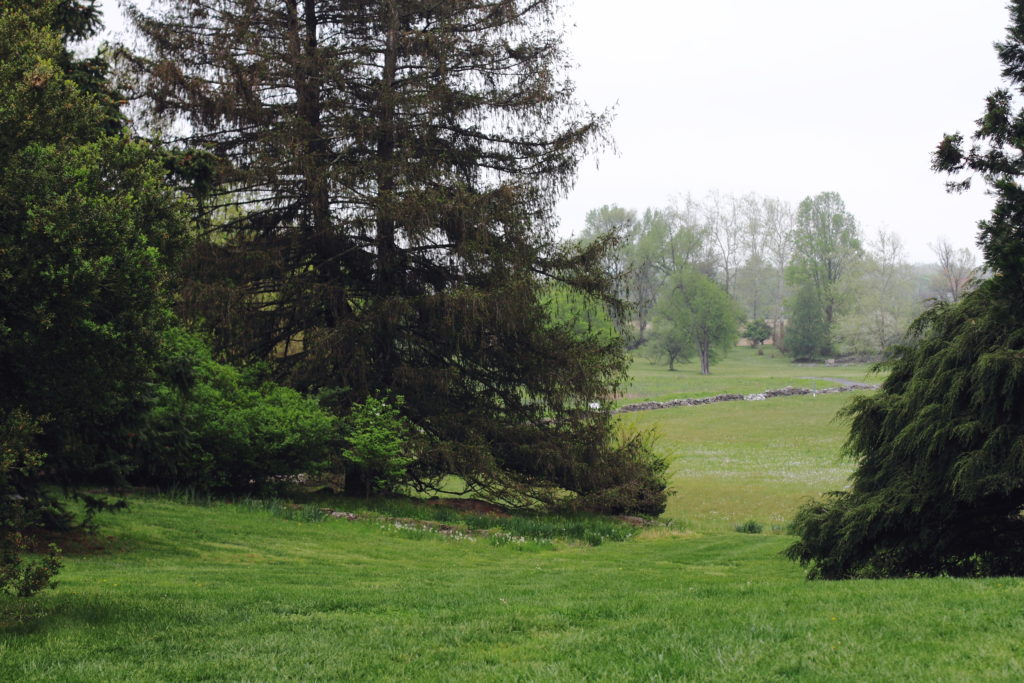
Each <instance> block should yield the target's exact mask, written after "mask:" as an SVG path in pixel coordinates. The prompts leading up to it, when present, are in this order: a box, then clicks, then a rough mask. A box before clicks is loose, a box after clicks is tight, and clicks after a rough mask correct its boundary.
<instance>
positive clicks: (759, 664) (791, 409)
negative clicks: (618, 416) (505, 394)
mask: <svg viewBox="0 0 1024 683" xmlns="http://www.w3.org/2000/svg"><path fill="white" fill-rule="evenodd" d="M761 358H763V357H760V358H759V357H756V356H754V355H753V354H750V355H749V356H748V357H742V356H740V357H738V358H736V359H734V361H733V362H735V363H737V364H738V365H743V364H746V371H745V372H746V373H747V375H748V376H746V377H743V376H741V375H742V374H743V368H742V367H737V368H734V369H733V370H730V371H729V372H735V373H736V375H735V377H734V380H730V381H724V382H723V384H722V387H724V389H725V391H726V392H731V391H735V390H736V387H737V386H738V385H740V384H741V383H742V382H762V383H765V384H766V386H763V387H761V388H766V387H771V386H772V384H771V383H769V382H772V383H774V380H775V379H776V374H773V373H775V368H776V367H778V365H777V364H775V365H772V364H771V363H768V364H766V365H755V364H756V363H761V362H762V361H761ZM767 360H768V361H774V360H777V359H771V358H768V359H767ZM728 362H729V361H727V363H728ZM719 367H720V368H721V369H722V370H723V372H722V375H723V376H725V375H727V374H728V373H727V372H726V371H727V370H729V368H728V366H726V365H725V364H723V366H719ZM766 368H767V370H766ZM783 369H784V370H786V371H787V372H788V371H789V369H788V368H783ZM829 370H830V371H831V372H830V373H829V374H828V375H824V374H823V375H822V376H837V375H836V374H835V373H836V372H837V369H834V368H830V369H829ZM802 371H803V369H802V368H801V369H800V370H799V371H797V372H802ZM842 371H844V372H849V373H850V374H856V373H857V372H860V373H863V372H864V371H865V368H863V367H861V368H859V369H858V368H843V369H842ZM638 374H642V373H638ZM758 374H760V376H757V375H758ZM806 374H808V375H810V374H811V373H806ZM839 376H841V375H839ZM785 383H792V382H790V381H788V380H787V381H786V382H784V384H785ZM651 391H658V389H652V390H651ZM714 393H719V391H718V390H717V389H716V390H715V391H714ZM847 398H848V396H847V395H837V396H817V397H811V396H808V397H792V398H778V399H773V400H769V401H763V402H740V403H725V404H715V405H708V406H696V407H690V408H674V409H667V410H661V411H651V412H648V413H642V414H636V415H627V416H625V417H624V418H623V419H624V420H630V421H633V423H634V424H639V425H642V426H655V427H657V428H658V429H659V430H660V432H661V434H662V438H661V441H660V442H659V443H660V445H659V448H661V449H662V452H663V453H664V454H665V455H666V457H669V458H670V460H671V463H672V469H671V474H672V480H673V485H674V487H675V488H676V489H677V490H678V491H679V493H678V494H677V495H676V496H675V497H674V498H673V499H672V502H671V503H670V510H669V515H668V516H672V517H676V518H677V519H685V520H688V521H687V522H686V523H685V525H683V526H679V524H678V523H677V525H676V526H674V527H665V526H656V527H651V528H649V529H647V530H645V531H643V532H642V533H640V534H639V535H636V536H633V537H631V538H629V539H628V540H625V541H621V542H613V541H609V540H605V541H604V542H603V543H601V544H600V545H597V546H592V545H589V544H588V543H587V542H586V541H585V540H583V541H576V542H566V541H564V540H562V541H559V540H556V541H554V542H535V541H527V542H518V541H516V540H515V539H512V540H508V539H506V541H503V542H497V541H499V540H500V539H494V540H492V539H490V538H485V537H481V536H473V535H467V534H461V533H456V534H450V535H445V534H443V533H438V532H436V531H424V530H419V529H410V528H401V527H400V526H396V524H395V523H394V522H393V521H388V520H386V519H383V518H377V519H374V518H372V517H370V518H364V519H361V520H359V521H347V520H344V519H327V520H324V521H320V522H310V521H298V520H296V519H292V520H290V519H286V518H284V517H282V516H281V515H280V514H276V515H275V514H273V513H274V510H273V509H260V508H259V506H245V505H224V504H214V505H209V506H189V505H184V504H181V503H176V502H171V501H167V500H160V499H136V500H133V501H132V510H131V511H130V512H128V513H125V514H118V515H116V516H113V517H110V516H108V517H106V518H105V519H104V520H103V524H104V527H103V532H102V533H103V535H104V537H109V538H110V539H111V540H110V541H109V542H108V546H109V548H108V549H107V550H106V551H104V552H99V553H95V554H92V555H82V556H70V557H68V558H67V563H66V568H65V570H64V571H63V572H62V573H61V575H60V577H59V578H60V580H61V583H60V586H59V587H58V588H57V589H56V590H55V591H47V592H45V593H44V594H41V595H40V596H37V597H36V598H34V599H33V600H32V601H30V602H29V603H27V605H28V606H29V607H28V614H27V615H25V616H24V617H23V618H21V619H14V618H12V617H11V614H12V613H13V611H12V604H13V601H11V600H10V599H0V680H3V681H206V680H250V681H270V680H274V681H276V680H301V681H320V680H322V681H336V680H346V681H349V680H351V681H364V680H365V681H398V680H402V681H410V680H414V681H449V680H473V681H579V680H598V681H599V680H608V681H632V680H636V681H640V680H643V681H650V680H654V681H668V680H671V681H675V680H693V681H783V680H785V681H790V680H795V681H929V682H930V681H936V680H949V681H986V680H991V681H1002V680H1022V679H1024V645H1022V643H1021V640H1020V633H1021V631H1022V629H1024V612H1022V611H1021V609H1020V607H1019V605H1020V600H1021V598H1022V596H1024V580H1021V579H1012V578H1008V579H986V580H954V579H920V580H900V581H847V582H841V583H826V582H808V581H806V580H805V578H804V574H803V572H802V570H801V569H800V567H799V566H797V565H795V564H793V563H792V562H789V561H787V560H785V559H783V558H782V557H781V556H780V553H781V551H782V550H783V549H784V548H785V547H786V546H787V545H788V543H790V542H791V539H790V538H789V537H787V536H784V535H779V534H756V535H755V534H741V533H735V532H733V531H731V529H732V525H733V524H735V523H738V522H740V521H745V520H746V519H750V518H754V519H758V520H760V521H761V522H762V523H764V524H765V525H766V526H768V525H771V524H776V525H781V524H783V523H784V522H785V520H787V519H788V518H789V517H790V515H791V514H792V510H793V507H794V506H795V504H796V503H797V502H798V501H799V500H800V499H801V498H803V497H805V496H809V495H814V494H816V493H818V492H820V491H823V490H828V489H831V488H837V487H840V486H842V485H843V483H844V480H845V478H846V476H847V473H848V471H849V470H848V464H845V463H842V462H840V461H838V460H837V457H836V450H837V448H838V445H839V444H840V443H841V442H842V439H843V434H844V428H843V426H842V425H839V424H836V423H834V422H832V421H831V418H832V415H833V414H834V413H835V410H836V409H838V408H839V407H840V406H841V405H842V404H843V403H844V402H845V401H846V400H847ZM403 509H404V508H403ZM277 511H278V512H280V509H279V508H278V510H277ZM297 517H298V518H300V519H301V518H302V515H301V514H299V515H297ZM446 519H448V521H451V522H453V523H456V522H457V521H458V520H457V519H455V518H448V517H446ZM557 526H558V525H551V526H550V528H552V529H554V528H557ZM509 528H511V527H509ZM523 528H532V529H540V528H544V525H543V524H532V526H531V525H524V527H523ZM682 529H686V530H685V531H683V530H682ZM577 535H579V534H577ZM583 538H586V535H585V534H583Z"/></svg>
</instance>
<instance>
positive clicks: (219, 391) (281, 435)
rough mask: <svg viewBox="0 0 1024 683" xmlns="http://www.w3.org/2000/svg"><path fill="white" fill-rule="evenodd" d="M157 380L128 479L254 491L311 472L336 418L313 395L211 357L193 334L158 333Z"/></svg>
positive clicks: (325, 451)
mask: <svg viewBox="0 0 1024 683" xmlns="http://www.w3.org/2000/svg"><path fill="white" fill-rule="evenodd" d="M161 354H162V363H161V373H162V375H163V382H162V383H160V384H159V385H158V386H157V387H156V390H155V396H154V402H153V406H152V408H151V410H150V412H149V416H148V420H147V424H146V428H145V430H144V431H143V432H142V433H140V434H139V435H138V439H137V448H136V456H137V464H138V469H137V470H136V472H135V475H134V476H135V479H136V480H138V481H141V482H144V483H150V484H158V485H183V486H193V487H196V488H199V489H205V490H210V489H213V490H232V491H244V490H259V489H261V488H264V487H266V486H267V485H269V484H271V483H273V481H274V480H275V479H280V478H282V477H286V476H288V475H295V474H299V473H305V472H310V471H315V470H318V469H320V468H322V467H324V465H325V464H326V462H327V459H328V457H329V455H330V453H331V451H332V450H333V449H334V448H335V445H336V440H337V420H336V419H335V418H334V417H333V416H332V415H330V414H329V413H328V412H327V411H326V410H324V409H323V408H322V407H321V406H320V404H319V402H318V401H317V400H316V399H315V398H311V397H307V396H303V395H302V394H300V393H299V392H297V391H295V390H293V389H289V388H287V387H283V386H280V385H278V384H275V383H273V382H269V381H265V380H263V379H262V378H261V377H260V373H259V368H250V369H246V370H241V369H239V368H236V367H233V366H231V365H226V364H224V363H219V362H217V361H216V360H214V358H213V357H212V355H211V353H210V350H209V348H208V347H207V345H206V344H205V343H204V342H203V341H202V340H201V339H200V338H199V337H197V336H196V335H194V334H190V333H188V332H186V331H184V330H181V329H171V330H169V331H168V332H167V333H165V335H164V338H163V347H162V349H161Z"/></svg>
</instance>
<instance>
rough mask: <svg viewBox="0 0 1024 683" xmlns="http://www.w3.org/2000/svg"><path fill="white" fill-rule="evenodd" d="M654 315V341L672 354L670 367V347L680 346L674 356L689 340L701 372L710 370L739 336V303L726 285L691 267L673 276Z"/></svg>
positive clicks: (683, 351) (680, 353) (705, 372)
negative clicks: (717, 282) (698, 359)
mask: <svg viewBox="0 0 1024 683" xmlns="http://www.w3.org/2000/svg"><path fill="white" fill-rule="evenodd" d="M655 315H656V318H655V333H654V334H653V335H652V342H653V343H655V344H656V347H655V348H656V349H657V348H660V349H664V351H663V353H664V354H665V355H668V356H669V369H670V370H671V369H672V361H673V356H672V355H670V354H669V350H670V349H676V348H679V349H680V351H679V352H678V353H677V354H676V356H675V357H679V356H682V355H684V354H685V348H686V346H687V343H686V342H689V344H690V348H691V349H693V350H695V351H696V353H697V356H698V357H699V358H700V371H701V374H703V375H708V374H711V364H712V363H713V362H715V361H716V360H717V359H718V357H719V355H720V354H721V353H724V352H725V351H727V350H728V349H729V348H730V347H731V346H732V345H733V344H735V343H736V339H737V337H738V336H739V335H738V333H737V327H738V325H739V321H740V311H739V307H738V306H737V305H736V303H735V302H734V301H733V300H732V298H731V297H730V296H729V295H728V294H727V293H726V292H725V290H724V289H722V288H721V287H719V286H718V285H717V284H715V283H714V282H712V281H711V279H710V278H708V277H707V276H706V275H702V274H701V273H698V272H697V271H696V270H693V269H691V268H687V269H685V270H682V271H680V272H678V273H676V274H675V275H674V276H672V278H671V279H670V280H669V284H668V288H667V289H666V290H665V291H664V292H663V293H662V295H661V297H660V298H659V300H658V304H657V306H656V307H655Z"/></svg>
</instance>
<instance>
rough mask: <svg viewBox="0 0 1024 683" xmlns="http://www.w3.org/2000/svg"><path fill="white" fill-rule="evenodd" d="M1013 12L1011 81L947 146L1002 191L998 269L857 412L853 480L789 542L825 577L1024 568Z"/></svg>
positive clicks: (811, 509) (994, 257)
mask: <svg viewBox="0 0 1024 683" xmlns="http://www.w3.org/2000/svg"><path fill="white" fill-rule="evenodd" d="M1010 13H1011V24H1010V27H1009V30H1008V34H1007V38H1006V40H1005V41H1004V42H1003V43H1001V44H999V45H998V46H997V47H998V52H999V57H1000V60H1001V61H1002V63H1003V77H1004V79H1005V80H1006V82H1007V87H1006V88H1004V89H999V90H996V91H995V92H993V93H992V94H991V95H990V96H989V97H988V99H987V101H986V109H985V114H984V115H983V116H982V118H981V119H979V120H978V121H977V126H978V127H977V129H976V131H975V133H974V136H973V139H972V141H971V145H970V147H968V148H967V149H965V147H964V138H963V136H961V135H959V134H956V135H947V136H946V137H945V138H944V139H943V141H942V143H941V144H940V145H939V147H938V150H937V151H936V153H935V156H934V167H935V169H936V170H939V171H943V172H947V173H951V174H954V175H955V176H960V175H961V174H974V175H977V176H980V177H981V178H982V180H984V182H985V183H986V184H987V185H988V189H989V191H990V193H991V194H992V195H993V196H994V197H995V199H996V203H995V208H994V210H993V212H992V217H991V218H990V219H988V220H985V221H982V222H981V223H980V224H979V228H980V230H979V237H978V244H979V246H980V247H981V249H982V251H983V253H984V255H985V261H986V265H987V266H988V268H989V270H990V271H991V272H992V273H993V277H992V278H991V279H989V280H986V281H984V282H982V283H981V284H979V286H978V287H977V288H976V289H975V290H973V291H971V292H969V293H968V294H966V295H964V296H963V298H962V299H961V300H960V301H959V302H957V303H955V304H940V305H937V306H936V307H934V308H933V309H931V310H930V311H929V312H927V313H926V314H925V315H924V316H922V317H921V318H920V319H918V320H917V321H916V322H915V323H914V325H913V326H912V329H911V339H910V341H909V342H908V343H907V345H906V346H905V347H903V348H902V349H900V350H899V351H898V353H897V355H896V357H895V359H894V360H893V361H892V362H891V364H890V367H891V373H890V375H889V377H888V378H887V379H886V381H885V383H884V384H883V386H882V389H881V391H879V392H878V393H877V394H875V395H872V396H864V397H860V398H858V399H857V400H856V401H855V402H854V403H853V404H852V405H851V407H850V408H849V409H848V410H847V411H846V412H847V415H848V416H850V417H851V418H852V425H851V430H850V438H849V441H848V442H847V444H846V453H847V454H848V455H849V456H850V457H852V458H854V459H855V461H856V463H857V467H856V470H855V472H854V475H853V481H852V486H851V488H850V490H849V491H845V492H837V493H833V494H831V496H830V497H829V498H827V499H826V500H825V501H823V502H818V503H813V504H810V505H808V506H806V507H804V508H803V509H802V510H801V511H800V512H799V514H798V515H797V517H796V520H795V522H794V527H795V530H796V532H797V533H798V534H799V535H800V540H799V541H798V542H797V543H796V544H795V545H793V546H792V547H791V548H790V549H789V551H788V552H789V555H790V556H791V557H792V558H794V559H797V560H799V561H801V562H803V563H804V564H807V565H810V567H811V575H812V576H816V577H822V578H847V577H855V576H915V575H935V574H950V575H956V576H975V575H999V574H1022V573H1024V517H1022V514H1021V513H1022V511H1024V188H1022V186H1021V180H1022V178H1024V137H1022V136H1021V134H1020V131H1022V130H1024V109H1022V108H1021V107H1020V104H1019V101H1020V100H1019V98H1020V96H1021V95H1022V94H1024V0H1015V1H1014V2H1012V3H1010ZM969 184H970V175H968V177H967V178H966V179H962V180H958V179H954V180H953V182H951V183H950V186H951V188H952V189H954V190H955V189H962V188H966V187H967V186H968V185H969Z"/></svg>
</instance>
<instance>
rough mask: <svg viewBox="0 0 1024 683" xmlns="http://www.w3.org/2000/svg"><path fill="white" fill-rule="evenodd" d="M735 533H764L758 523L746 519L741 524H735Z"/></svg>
mask: <svg viewBox="0 0 1024 683" xmlns="http://www.w3.org/2000/svg"><path fill="white" fill-rule="evenodd" d="M736 531H738V532H739V533H741V534H759V533H761V532H762V531H764V527H763V526H761V523H760V522H758V521H756V520H753V519H748V520H747V521H746V522H743V524H737V525H736Z"/></svg>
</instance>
